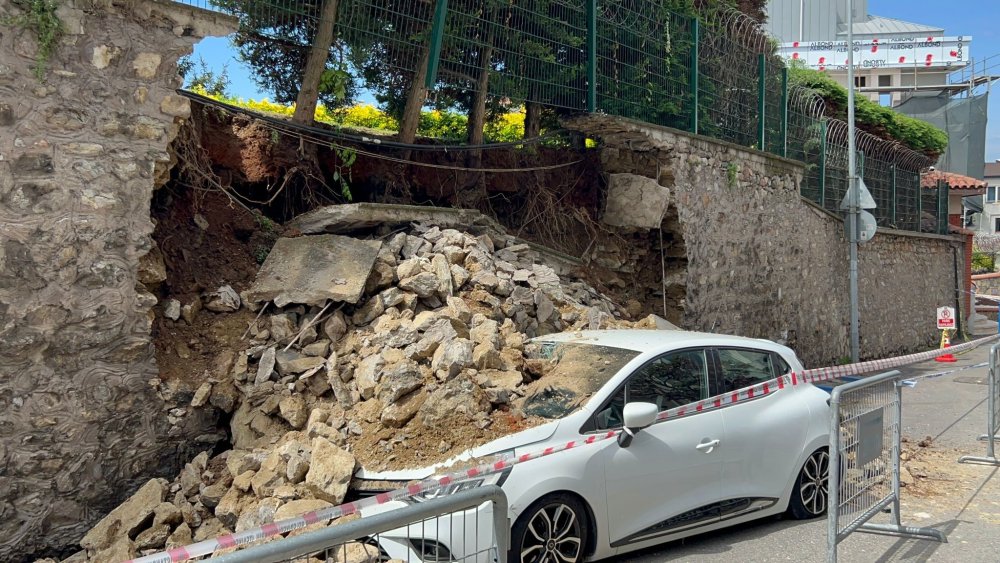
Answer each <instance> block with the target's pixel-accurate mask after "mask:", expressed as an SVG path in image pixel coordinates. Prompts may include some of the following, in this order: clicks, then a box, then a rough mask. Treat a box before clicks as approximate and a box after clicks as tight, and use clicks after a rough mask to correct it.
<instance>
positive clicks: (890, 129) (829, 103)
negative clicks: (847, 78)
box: [789, 64, 948, 158]
mask: <svg viewBox="0 0 1000 563" xmlns="http://www.w3.org/2000/svg"><path fill="white" fill-rule="evenodd" d="M789 82H791V83H793V84H797V85H799V86H802V87H805V88H809V89H811V90H813V91H815V92H816V93H818V94H819V95H820V96H822V97H823V99H824V100H825V101H826V109H827V116H828V117H835V118H837V119H844V120H846V119H847V97H848V94H847V88H844V87H843V86H841V85H840V84H838V83H837V82H836V81H835V80H834V79H833V78H830V76H829V75H827V74H826V73H824V72H820V71H818V70H813V69H809V68H805V67H803V66H801V65H799V64H795V65H792V66H791V68H790V72H789ZM856 102H857V106H856V108H855V114H854V115H855V120H856V122H857V124H858V127H860V128H862V129H864V130H865V131H868V132H869V133H871V134H873V135H876V136H878V137H882V138H886V139H894V140H896V141H899V142H900V143H902V144H904V145H906V146H907V147H909V148H911V149H913V150H915V151H918V152H922V153H924V154H926V155H928V156H930V157H931V158H936V157H937V156H938V155H940V154H941V153H943V152H944V150H945V149H946V148H947V147H948V135H947V134H946V133H945V132H944V131H942V130H940V129H938V128H937V127H935V126H933V125H931V124H930V123H927V122H925V121H921V120H919V119H915V118H913V117H910V116H908V115H903V114H901V113H899V112H897V111H894V110H892V109H891V108H887V107H883V106H880V105H878V104H876V103H875V102H872V101H871V100H869V99H868V98H865V97H862V96H858V97H857V98H856Z"/></svg>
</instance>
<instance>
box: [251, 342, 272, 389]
mask: <svg viewBox="0 0 1000 563" xmlns="http://www.w3.org/2000/svg"><path fill="white" fill-rule="evenodd" d="M276 360H277V350H275V349H274V347H271V348H268V349H267V350H264V353H263V354H262V355H261V357H260V363H258V364H257V376H256V377H255V378H254V380H253V382H254V384H255V385H260V384H261V383H264V382H265V381H267V380H269V379H271V374H272V373H274V366H275V362H276Z"/></svg>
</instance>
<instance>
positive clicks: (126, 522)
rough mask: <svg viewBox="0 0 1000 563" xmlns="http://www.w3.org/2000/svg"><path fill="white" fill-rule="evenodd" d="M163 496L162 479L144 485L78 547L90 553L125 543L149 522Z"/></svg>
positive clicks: (165, 487) (165, 483)
mask: <svg viewBox="0 0 1000 563" xmlns="http://www.w3.org/2000/svg"><path fill="white" fill-rule="evenodd" d="M166 494H167V482H166V480H164V479H153V480H151V481H149V482H147V483H146V484H145V485H143V486H142V487H140V488H139V490H138V491H136V492H135V494H133V495H132V496H131V497H129V499H128V500H127V501H125V502H123V503H122V504H120V505H119V506H118V508H115V509H114V510H112V511H111V513H110V514H108V515H107V516H105V517H104V518H103V519H101V521H100V522H98V523H97V525H96V526H94V527H93V528H92V529H91V530H90V531H89V532H87V534H86V535H85V536H83V539H82V540H80V546H81V547H83V548H84V549H86V550H87V551H89V552H91V553H94V552H97V551H101V550H104V549H106V548H108V547H110V546H111V544H112V543H113V542H115V541H116V540H118V539H120V538H125V539H126V540H128V538H129V537H135V535H136V533H138V531H139V530H141V529H142V528H144V527H145V526H147V525H148V524H149V523H150V521H151V519H152V518H153V511H154V510H155V509H156V507H157V506H159V504H160V503H161V502H163V499H164V498H165V497H166ZM120 547H121V546H119V548H120ZM129 549H130V548H129Z"/></svg>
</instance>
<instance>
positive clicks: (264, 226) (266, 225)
mask: <svg viewBox="0 0 1000 563" xmlns="http://www.w3.org/2000/svg"><path fill="white" fill-rule="evenodd" d="M254 219H256V220H257V226H259V227H260V230H261V231H263V232H264V234H265V235H268V236H271V235H275V234H277V232H278V226H277V225H276V224H275V222H274V221H272V220H271V219H270V218H269V217H267V216H266V215H264V214H263V213H261V212H260V211H254Z"/></svg>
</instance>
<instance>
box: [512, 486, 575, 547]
mask: <svg viewBox="0 0 1000 563" xmlns="http://www.w3.org/2000/svg"><path fill="white" fill-rule="evenodd" d="M586 515H587V512H586V510H585V509H584V507H583V505H582V504H581V503H580V501H579V500H577V499H576V498H574V497H572V496H570V495H567V494H553V495H549V496H547V497H543V498H542V499H540V500H538V501H537V502H535V503H534V504H532V505H531V506H530V507H528V510H525V511H524V513H523V514H521V516H520V517H519V518H518V519H517V521H516V522H515V523H514V527H513V529H512V530H511V550H510V557H509V560H510V561H511V563H577V562H578V561H583V557H584V550H585V549H586V546H587V532H588V528H587V521H586V517H587V516H586Z"/></svg>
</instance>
